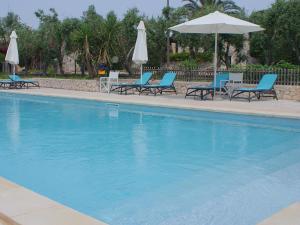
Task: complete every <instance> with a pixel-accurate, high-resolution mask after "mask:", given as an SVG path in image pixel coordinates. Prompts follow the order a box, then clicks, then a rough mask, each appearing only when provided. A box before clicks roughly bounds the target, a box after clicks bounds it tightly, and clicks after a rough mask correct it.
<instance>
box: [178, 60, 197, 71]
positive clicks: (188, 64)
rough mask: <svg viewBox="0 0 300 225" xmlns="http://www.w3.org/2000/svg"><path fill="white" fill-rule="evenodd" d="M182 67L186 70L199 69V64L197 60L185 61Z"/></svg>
mask: <svg viewBox="0 0 300 225" xmlns="http://www.w3.org/2000/svg"><path fill="white" fill-rule="evenodd" d="M180 65H181V66H182V67H184V68H185V69H191V68H195V67H197V66H198V65H199V63H198V62H197V61H196V60H195V59H190V60H189V59H187V60H184V61H183V62H182V63H181V64H180Z"/></svg>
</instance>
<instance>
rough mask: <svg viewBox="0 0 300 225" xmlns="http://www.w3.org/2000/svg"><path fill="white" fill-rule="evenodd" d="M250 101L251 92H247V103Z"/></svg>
mask: <svg viewBox="0 0 300 225" xmlns="http://www.w3.org/2000/svg"><path fill="white" fill-rule="evenodd" d="M250 101H251V92H250V91H249V94H248V102H250Z"/></svg>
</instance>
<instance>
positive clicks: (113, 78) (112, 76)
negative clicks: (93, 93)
mask: <svg viewBox="0 0 300 225" xmlns="http://www.w3.org/2000/svg"><path fill="white" fill-rule="evenodd" d="M119 73H120V72H119V71H110V72H109V75H108V77H100V92H107V93H109V92H110V86H111V84H112V83H118V82H119Z"/></svg>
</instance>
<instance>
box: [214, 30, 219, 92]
mask: <svg viewBox="0 0 300 225" xmlns="http://www.w3.org/2000/svg"><path fill="white" fill-rule="evenodd" d="M217 67H218V33H215V55H214V96H215V95H216V82H217Z"/></svg>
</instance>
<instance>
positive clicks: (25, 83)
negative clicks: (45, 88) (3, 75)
mask: <svg viewBox="0 0 300 225" xmlns="http://www.w3.org/2000/svg"><path fill="white" fill-rule="evenodd" d="M9 79H11V80H12V81H14V82H17V83H18V84H19V85H20V88H22V87H27V88H28V87H29V85H31V86H33V87H40V84H39V82H38V81H35V80H24V79H22V78H21V77H20V76H18V75H9Z"/></svg>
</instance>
